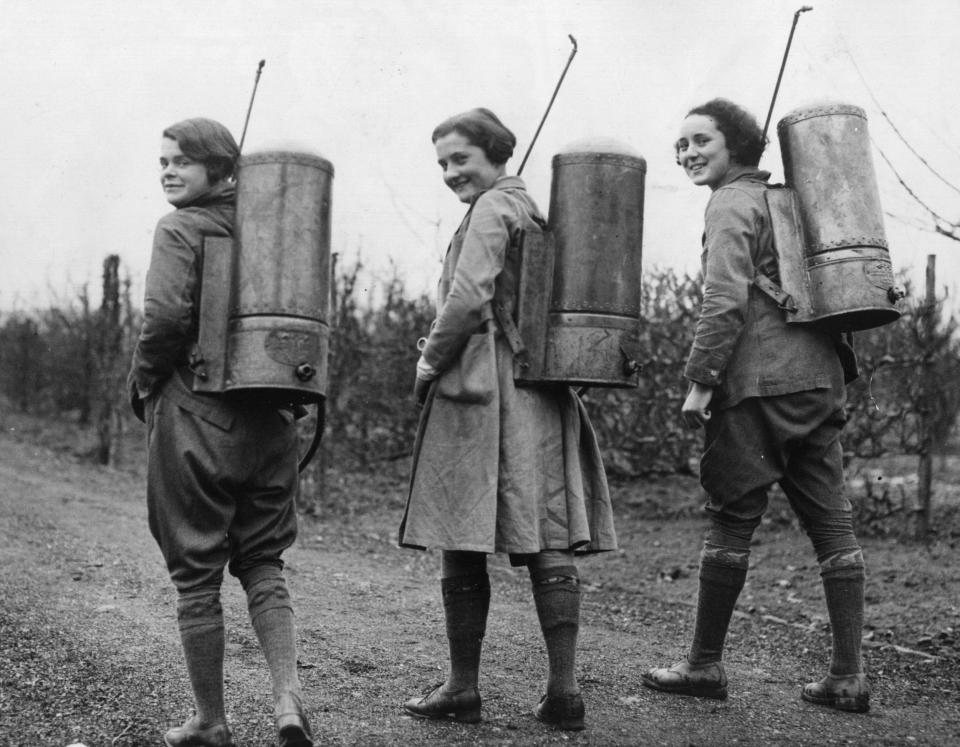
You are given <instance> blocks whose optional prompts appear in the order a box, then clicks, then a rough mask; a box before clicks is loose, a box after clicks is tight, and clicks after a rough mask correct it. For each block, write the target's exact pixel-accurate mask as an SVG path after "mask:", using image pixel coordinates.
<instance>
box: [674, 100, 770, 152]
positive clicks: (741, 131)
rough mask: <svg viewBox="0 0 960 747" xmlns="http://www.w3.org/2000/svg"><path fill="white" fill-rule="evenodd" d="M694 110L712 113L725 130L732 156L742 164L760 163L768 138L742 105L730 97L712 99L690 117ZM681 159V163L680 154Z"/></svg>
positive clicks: (724, 135)
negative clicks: (735, 102)
mask: <svg viewBox="0 0 960 747" xmlns="http://www.w3.org/2000/svg"><path fill="white" fill-rule="evenodd" d="M694 114H700V115H703V116H705V117H710V118H711V119H713V121H714V122H716V123H717V129H718V130H720V132H721V133H723V138H724V140H725V141H726V145H727V150H729V151H730V158H731V159H732V160H734V161H736V162H737V163H739V164H740V165H741V166H756V165H757V164H759V163H760V156H762V155H763V149H764V148H766V146H767V139H766V137H764V134H763V130H761V129H760V125H759V124H757V119H756V117H754V116H753V115H752V114H751V113H750V112H748V111H747V110H746V109H744V108H743V107H742V106H738V105H737V104H734V103H733V102H732V101H729V100H727V99H710V101H708V102H707V103H705V104H701V105H700V106H695V107H693V109H691V110H690V111H689V112H687V116H688V117H690V116H693V115H694ZM677 163H680V160H679V158H678V159H677Z"/></svg>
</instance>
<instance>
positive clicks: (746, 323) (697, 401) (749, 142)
mask: <svg viewBox="0 0 960 747" xmlns="http://www.w3.org/2000/svg"><path fill="white" fill-rule="evenodd" d="M764 145H765V142H764V137H763V133H762V131H761V129H760V127H759V126H758V124H757V122H756V120H755V119H754V118H753V116H752V115H751V114H749V112H747V111H746V110H744V109H743V108H741V107H740V106H737V105H736V104H734V103H732V102H730V101H727V100H725V99H712V100H711V101H708V102H707V103H706V104H704V105H702V106H698V107H696V108H695V109H693V110H691V111H690V112H689V113H688V115H687V117H686V118H685V119H684V120H683V123H682V124H681V126H680V136H679V138H678V139H677V141H676V143H675V148H676V156H677V163H678V164H679V165H680V166H682V167H683V169H684V171H685V172H686V174H687V176H688V177H689V178H690V180H691V181H692V182H693V183H694V184H697V185H705V186H708V187H710V189H711V190H712V192H713V194H712V195H711V197H710V200H709V202H708V203H707V210H706V217H705V220H704V222H705V225H704V233H703V252H702V255H701V261H702V265H703V300H702V303H701V309H700V318H699V320H698V322H697V327H696V332H695V334H694V340H693V345H692V348H691V351H690V355H689V358H688V360H687V364H686V367H685V368H684V376H685V377H686V378H687V379H688V380H689V381H690V388H689V391H688V394H687V397H686V399H685V401H684V403H683V407H682V410H681V415H682V417H683V419H684V421H685V422H686V423H687V425H689V426H691V427H694V428H699V427H703V428H705V430H706V435H705V438H704V450H703V456H702V458H701V460H700V482H701V484H702V485H703V488H704V490H705V491H706V493H707V495H708V501H707V506H706V509H707V511H708V512H709V514H710V518H711V526H710V529H709V531H708V533H707V536H706V540H705V542H704V545H703V550H702V552H701V554H700V579H699V580H700V585H699V596H698V604H697V619H696V624H695V627H694V636H693V642H692V644H691V646H690V653H689V655H688V656H687V658H686V659H685V660H684V661H681V662H679V663H678V664H675V665H674V666H672V667H669V668H654V669H651V670H649V671H648V672H646V673H644V675H643V683H644V684H645V685H647V686H648V687H651V688H653V689H655V690H662V691H665V692H670V693H679V694H684V695H697V696H701V697H706V698H716V699H724V698H726V697H727V677H726V673H725V672H724V668H723V661H722V659H723V648H724V644H725V642H726V634H727V627H728V625H729V624H730V619H731V617H732V615H733V611H734V607H735V605H736V602H737V598H738V597H739V595H740V591H741V589H742V588H743V586H744V583H745V580H746V577H747V569H748V567H749V565H750V563H749V560H750V551H751V540H752V537H753V533H754V531H755V530H756V528H757V527H758V526H759V525H760V522H761V519H762V517H763V515H764V513H765V512H766V510H767V506H768V501H769V497H768V489H769V488H770V486H772V485H773V484H775V483H777V484H779V485H780V486H781V487H782V488H783V490H784V492H785V493H786V495H787V497H788V499H789V500H790V505H791V506H792V507H793V509H794V511H795V512H796V513H797V515H798V517H799V519H800V523H801V525H802V526H803V528H804V530H805V531H806V533H807V535H808V536H809V537H810V540H811V542H812V544H813V547H814V550H815V551H816V555H817V561H818V562H819V564H820V576H821V579H822V581H823V589H824V595H825V597H826V600H827V611H828V613H829V616H830V625H831V630H832V632H833V658H832V661H831V664H830V671H829V672H828V673H827V676H826V677H824V678H823V679H822V680H820V681H818V682H811V683H809V684H807V685H806V686H805V687H804V688H803V689H802V690H801V697H802V698H803V699H804V700H806V701H808V702H811V703H816V704H818V705H824V706H828V707H831V708H837V709H840V710H844V711H856V712H863V711H866V710H868V709H869V707H870V690H869V685H868V683H867V679H866V675H865V674H864V667H863V660H862V658H861V654H860V637H861V629H862V626H863V589H864V560H863V554H862V552H861V551H860V546H859V545H858V544H857V539H856V537H855V536H854V533H853V518H852V507H851V504H850V501H849V500H848V499H847V497H846V495H845V494H844V492H843V482H844V481H843V450H842V448H841V445H840V432H841V430H842V428H843V425H844V423H845V421H846V415H845V413H844V403H845V401H846V392H845V390H844V376H843V370H842V368H841V364H840V358H839V357H838V354H837V351H838V343H839V336H838V335H834V334H832V333H829V332H827V331H824V330H823V329H821V328H817V327H812V326H810V325H803V324H788V323H787V320H786V318H785V317H784V312H783V310H782V308H781V307H779V306H778V304H777V302H776V301H774V300H772V299H771V298H770V297H768V296H766V295H765V294H764V293H762V292H761V291H760V290H759V288H758V286H757V281H758V280H762V278H767V279H770V280H773V281H774V282H776V281H777V280H778V279H779V273H780V267H779V264H778V255H777V252H776V249H775V247H774V242H773V231H772V229H771V225H770V224H771V220H770V213H769V209H768V207H767V202H766V193H767V189H768V185H767V182H768V180H769V178H770V174H769V173H768V172H766V171H760V170H759V169H758V168H757V165H758V163H759V161H760V155H761V154H762V153H763V149H764ZM850 353H851V354H852V350H851V351H850Z"/></svg>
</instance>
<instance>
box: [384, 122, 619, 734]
mask: <svg viewBox="0 0 960 747" xmlns="http://www.w3.org/2000/svg"><path fill="white" fill-rule="evenodd" d="M432 139H433V143H434V145H435V147H436V152H437V162H438V163H439V164H440V166H441V168H442V169H443V180H444V182H445V183H446V185H447V186H448V187H449V188H450V189H451V190H452V191H453V192H454V194H456V196H457V198H458V199H459V200H460V201H461V202H464V203H466V204H468V205H469V206H470V207H469V209H468V210H467V213H466V215H465V216H464V218H463V222H462V223H461V224H460V228H458V229H457V232H456V234H455V235H454V237H453V240H452V241H451V242H450V247H449V248H448V250H447V256H446V259H445V260H444V265H443V274H442V276H441V279H440V284H439V293H438V299H437V318H436V320H435V321H434V323H433V324H432V325H431V329H430V333H429V335H428V337H427V338H426V339H425V340H424V341H423V346H422V352H421V357H420V360H419V362H418V363H417V378H416V385H415V389H414V391H415V393H416V394H417V396H418V398H419V400H420V401H421V403H422V404H423V412H422V415H421V419H420V426H419V429H418V433H417V439H416V443H415V445H414V457H413V475H412V477H411V484H410V492H409V495H408V500H407V508H406V511H405V512H404V516H403V520H402V523H401V527H400V544H401V545H403V546H406V547H413V548H418V549H424V548H427V547H430V548H436V549H439V550H441V551H442V554H441V563H442V567H441V590H442V594H443V608H444V614H445V619H446V631H447V639H448V643H449V653H450V674H449V677H448V678H447V680H446V681H445V682H444V683H443V684H442V685H441V686H439V687H436V688H434V689H432V690H430V691H429V692H427V694H426V695H424V696H422V697H414V698H411V699H410V700H409V701H407V703H406V704H405V709H406V712H407V713H408V714H410V715H412V716H415V717H417V718H426V719H443V718H451V719H454V720H456V721H463V722H468V723H475V722H477V721H480V719H481V699H480V692H479V690H478V689H477V684H478V681H479V667H480V652H481V646H482V641H483V636H484V633H485V631H486V624H487V613H488V611H489V607H490V579H489V576H488V574H487V554H489V553H495V552H501V553H508V554H509V555H510V559H511V562H512V564H514V565H517V566H526V567H527V569H528V572H529V575H530V580H531V583H532V586H533V597H534V600H535V604H536V608H537V615H538V617H539V620H540V626H541V629H542V632H543V636H544V640H545V642H546V648H547V658H548V662H549V668H548V674H547V685H546V693H545V694H544V695H543V697H542V698H541V700H540V703H539V705H538V706H537V707H536V709H535V710H534V713H535V715H536V717H537V718H538V719H540V720H541V721H543V722H545V723H548V724H551V725H553V726H557V727H559V728H562V729H570V730H579V729H583V728H584V704H583V699H582V697H581V695H580V689H579V686H578V685H577V680H576V677H575V671H574V664H575V653H576V641H577V632H578V628H579V615H580V588H579V583H580V581H579V574H578V571H577V567H576V565H575V564H574V552H597V551H602V550H611V549H614V548H615V547H616V539H615V536H614V531H613V517H612V510H611V507H610V495H609V491H608V489H607V483H606V479H605V477H604V473H603V464H602V463H601V460H600V451H599V448H598V446H597V441H596V436H595V434H594V431H593V428H592V427H591V425H590V421H589V420H588V418H587V414H586V410H585V408H584V406H583V403H582V402H581V401H580V399H579V398H578V397H577V396H576V395H575V394H574V393H573V391H572V390H571V389H570V388H569V387H567V386H565V385H560V384H551V385H544V386H539V387H517V386H516V385H515V383H514V378H513V353H512V351H511V349H510V345H509V343H508V342H507V340H506V338H505V337H504V334H503V331H502V330H501V329H500V327H499V326H498V323H497V322H496V321H495V320H494V314H493V309H492V307H493V304H498V305H499V306H501V307H502V308H504V309H506V311H505V313H507V314H512V313H513V311H512V310H513V309H514V306H515V300H516V296H517V281H518V278H519V267H520V247H521V243H520V242H521V237H522V236H523V235H524V234H525V233H526V234H529V233H530V232H534V231H538V230H540V228H539V227H540V226H542V225H544V219H543V216H542V215H541V213H540V210H539V208H538V207H537V205H536V204H535V203H534V201H533V200H532V199H531V198H530V196H529V195H528V194H527V190H526V187H525V186H524V183H523V181H521V180H520V178H519V177H516V176H507V175H506V162H507V159H508V158H510V156H511V155H512V154H513V148H514V145H515V144H516V138H515V137H514V136H513V133H512V132H510V130H509V129H507V128H506V127H505V126H504V125H503V123H502V122H501V121H500V120H499V119H498V118H497V117H496V115H494V114H493V112H491V111H489V110H487V109H471V110H470V111H468V112H464V113H463V114H459V115H457V116H454V117H451V118H450V119H448V120H446V121H444V122H443V123H442V124H440V125H439V126H438V127H437V128H436V129H435V130H434V132H433V137H432Z"/></svg>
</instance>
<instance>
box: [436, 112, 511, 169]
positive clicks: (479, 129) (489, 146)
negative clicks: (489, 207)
mask: <svg viewBox="0 0 960 747" xmlns="http://www.w3.org/2000/svg"><path fill="white" fill-rule="evenodd" d="M451 132H457V133H459V134H461V135H463V136H464V137H465V138H466V139H467V140H469V141H470V144H471V145H475V146H476V147H478V148H480V149H481V150H482V151H483V153H484V155H485V156H486V157H487V160H488V161H490V163H492V164H493V165H494V166H502V165H503V164H505V163H506V162H507V161H508V160H509V158H510V156H512V155H513V149H514V146H516V144H517V138H516V136H515V135H514V134H513V133H512V132H510V130H509V129H508V128H507V126H506V125H505V124H504V123H503V122H501V121H500V119H499V118H498V117H497V115H496V114H494V113H493V112H492V111H490V110H489V109H484V108H482V107H477V108H476V109H470V110H469V111H465V112H462V113H460V114H455V115H453V116H452V117H450V118H449V119H445V120H444V121H443V122H441V123H440V124H438V125H437V126H436V127H435V128H434V129H433V135H432V138H431V139H432V141H433V142H434V143H436V142H437V140H439V139H440V138H442V137H444V136H445V135H449V134H450V133H451Z"/></svg>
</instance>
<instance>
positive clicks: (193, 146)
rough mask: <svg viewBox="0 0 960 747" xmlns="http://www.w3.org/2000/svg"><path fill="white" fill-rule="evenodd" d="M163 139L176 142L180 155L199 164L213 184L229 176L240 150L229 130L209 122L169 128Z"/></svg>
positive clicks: (200, 120) (197, 120)
mask: <svg viewBox="0 0 960 747" xmlns="http://www.w3.org/2000/svg"><path fill="white" fill-rule="evenodd" d="M163 136H164V137H167V138H170V139H171V140H176V141H177V145H179V146H180V150H181V151H182V153H183V155H185V156H187V157H188V158H192V159H193V160H194V161H198V162H199V163H201V164H203V167H204V168H205V169H206V170H207V179H208V180H209V181H210V183H211V184H216V183H217V182H219V181H220V180H221V179H226V178H227V177H230V176H233V172H234V171H235V170H236V166H237V159H238V158H240V147H239V146H238V145H237V141H236V140H234V139H233V135H231V134H230V130H228V129H227V128H226V127H224V126H223V125H222V124H220V123H219V122H217V121H216V120H213V119H205V118H204V117H193V118H192V119H185V120H183V121H182V122H177V123H176V124H173V125H170V126H169V127H168V128H167V129H165V130H164V131H163Z"/></svg>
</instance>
